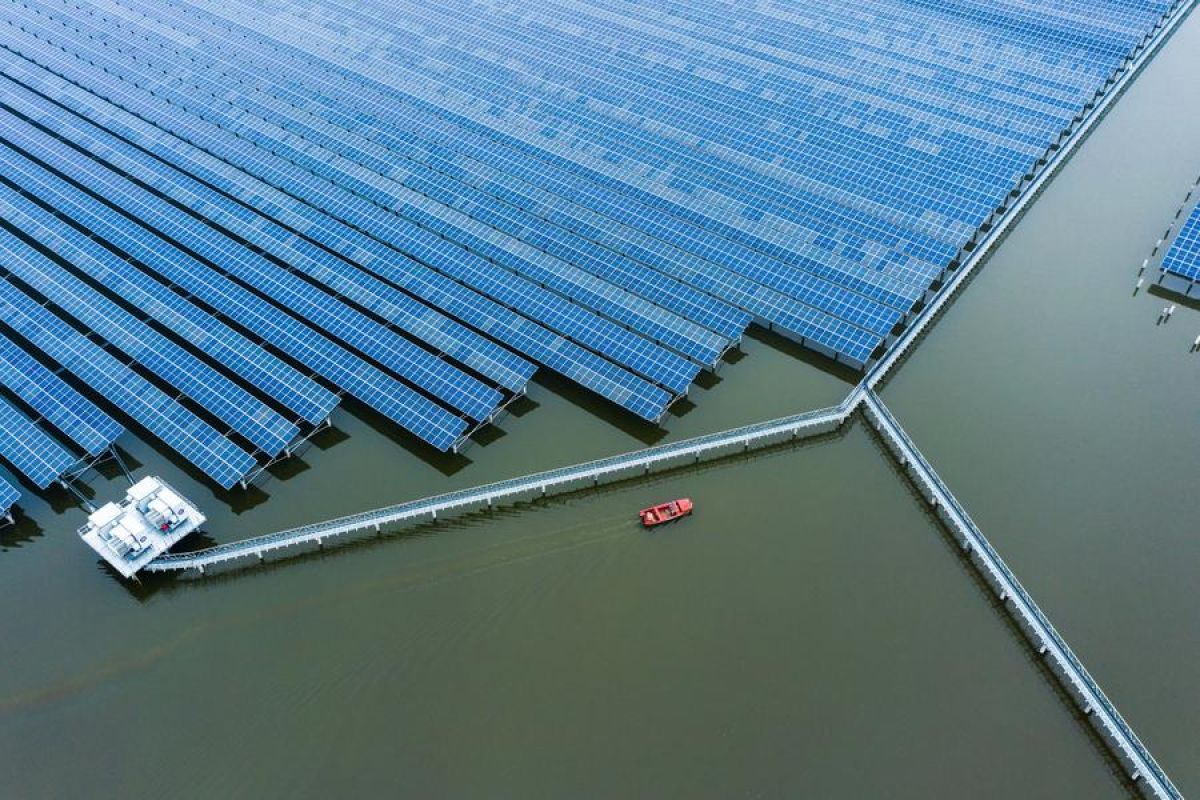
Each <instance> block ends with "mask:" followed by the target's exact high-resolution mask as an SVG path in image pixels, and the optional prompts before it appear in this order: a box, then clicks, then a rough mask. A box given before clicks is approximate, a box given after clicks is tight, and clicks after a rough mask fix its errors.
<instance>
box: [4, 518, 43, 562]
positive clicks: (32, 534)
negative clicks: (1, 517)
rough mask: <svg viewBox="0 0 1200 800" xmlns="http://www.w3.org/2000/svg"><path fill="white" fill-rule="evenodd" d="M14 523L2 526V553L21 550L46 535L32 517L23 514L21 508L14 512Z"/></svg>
mask: <svg viewBox="0 0 1200 800" xmlns="http://www.w3.org/2000/svg"><path fill="white" fill-rule="evenodd" d="M12 515H13V523H12V524H11V525H3V526H0V552H3V551H5V550H19V549H20V548H22V547H24V546H25V545H27V544H29V543H30V542H32V541H34V540H35V539H40V538H42V537H43V536H45V535H46V532H45V531H44V530H42V527H41V526H40V525H38V524H37V523H36V522H34V520H33V518H32V517H27V516H25V515H24V514H22V513H21V509H20V508H14V509H13V510H12Z"/></svg>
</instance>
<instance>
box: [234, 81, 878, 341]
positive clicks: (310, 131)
mask: <svg viewBox="0 0 1200 800" xmlns="http://www.w3.org/2000/svg"><path fill="white" fill-rule="evenodd" d="M247 74H250V73H247ZM229 96H230V92H222V97H229ZM253 102H256V103H257V101H253ZM278 107H280V104H278V103H276V108H278ZM264 116H265V115H264ZM310 118H311V115H310ZM239 119H242V118H239ZM287 119H288V118H284V116H281V115H280V114H275V116H274V118H272V121H275V122H283V121H287ZM310 121H311V120H310ZM294 124H295V121H294V120H293V127H292V128H289V130H296V128H295V127H294ZM314 131H316V130H314V128H312V127H311V126H308V128H307V130H306V133H307V136H308V138H310V139H311V140H318V139H320V140H322V142H323V143H325V144H331V145H335V146H341V148H343V151H344V148H346V146H347V145H346V144H344V142H346V140H347V139H354V138H355V137H356V133H355V131H347V130H338V131H337V132H336V133H331V134H330V133H326V134H325V136H324V138H323V139H322V134H320V131H316V132H314ZM359 138H360V139H361V137H359ZM352 152H359V154H362V150H356V151H352ZM362 157H365V158H368V156H362ZM364 163H370V161H366V162H364ZM394 172H395V170H394ZM444 186H445V185H443V187H444ZM427 193H428V194H433V192H427ZM458 198H460V201H461V194H460V196H458ZM439 199H440V198H439ZM472 207H474V209H475V210H476V216H479V213H481V212H480V211H479V209H480V207H482V206H481V205H480V204H478V203H475V204H474V205H473V206H472ZM504 211H505V212H509V207H508V206H505V207H504ZM485 213H490V215H491V216H490V217H485V218H487V219H488V221H490V222H491V223H493V224H496V225H498V227H503V224H504V223H502V222H498V219H500V217H498V212H497V211H496V209H494V206H493V207H492V209H491V210H490V211H485ZM535 222H538V223H541V224H540V227H539V228H533V227H528V228H526V229H524V230H526V235H527V237H529V239H536V237H538V236H536V231H540V230H542V229H545V228H547V225H546V221H545V219H536V221H535ZM581 241H587V240H581ZM588 243H589V245H590V243H592V242H588ZM546 249H551V248H550V247H546ZM608 255H610V257H612V255H617V257H618V259H619V258H623V255H622V254H620V252H619V251H617V252H616V253H608ZM584 263H587V261H584ZM610 277H611V276H610ZM672 297H674V295H672ZM844 305H845V303H844ZM895 317H896V318H898V317H899V314H896V315H895ZM893 324H894V319H893V320H889V321H888V323H887V324H884V325H883V326H882V327H883V329H884V330H887V329H890V326H892V325H893Z"/></svg>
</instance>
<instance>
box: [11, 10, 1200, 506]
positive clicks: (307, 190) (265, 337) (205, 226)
mask: <svg viewBox="0 0 1200 800" xmlns="http://www.w3.org/2000/svg"><path fill="white" fill-rule="evenodd" d="M1181 7H1182V2H1176V3H1174V4H1171V3H1167V2H1138V3H1128V2H1116V0H1096V1H1095V2H1091V1H1089V2H1051V0H1021V1H1020V2H1018V1H1016V0H1014V1H1013V2H974V1H973V0H958V1H957V2H955V1H952V0H948V1H947V2H940V3H936V4H931V3H924V2H916V0H866V1H865V2H862V3H841V2H834V1H833V0H803V1H800V2H795V3H730V2H715V1H714V2H710V1H709V0H679V1H678V2H675V1H674V0H657V1H656V2H653V3H635V2H625V1H624V0H545V1H544V2H537V3H529V2H507V1H506V0H488V1H487V2H482V0H480V1H479V2H475V1H473V0H442V2H437V3H427V2H412V1H410V0H0V215H2V217H3V224H2V225H0V334H2V335H3V337H4V338H3V339H0V360H2V361H3V369H4V375H3V379H2V385H3V390H4V392H3V394H2V395H0V399H2V400H3V404H0V424H3V426H4V430H3V436H2V437H0V442H3V449H2V451H0V457H2V458H3V460H4V461H5V462H6V463H7V464H8V465H10V466H11V467H12V468H13V469H14V470H15V471H16V472H17V473H19V474H20V475H21V476H22V477H23V478H24V479H25V480H27V481H28V482H29V483H30V484H31V485H32V486H34V487H36V488H44V487H45V486H48V485H50V484H51V483H53V482H54V481H56V480H60V479H61V478H62V477H63V476H64V475H69V474H71V473H72V471H73V470H78V469H79V467H80V465H81V464H86V463H88V459H89V458H95V457H97V455H98V454H101V453H103V452H104V451H105V450H106V449H108V448H109V447H111V446H112V444H113V443H114V442H115V441H116V440H117V439H118V438H119V437H120V436H121V434H122V429H123V428H122V426H124V425H130V424H132V425H134V426H136V427H137V429H138V430H139V431H140V432H144V433H145V434H148V435H149V437H151V438H152V439H154V440H157V441H158V442H159V443H161V445H163V446H164V447H165V448H167V449H169V450H170V451H173V452H174V453H176V454H178V455H179V456H181V457H182V458H184V459H186V460H187V461H188V462H190V463H191V464H192V465H194V467H195V468H196V469H197V470H198V471H199V472H201V473H203V474H204V475H206V476H207V477H208V478H209V479H211V481H212V482H213V483H214V484H215V485H217V486H220V487H224V488H229V487H233V486H236V485H237V484H239V483H241V482H244V481H246V479H247V477H248V476H251V475H253V474H255V472H256V471H257V470H259V469H261V467H262V465H263V464H265V463H269V462H270V461H271V460H272V459H276V458H278V457H280V456H283V455H286V454H287V453H288V452H289V450H290V448H291V447H292V445H293V444H294V443H295V442H296V441H297V439H298V437H303V436H305V435H306V433H307V432H310V431H311V430H312V429H313V427H314V426H319V425H321V424H322V422H323V421H324V420H327V419H328V418H329V416H330V414H331V413H333V412H334V410H335V408H336V407H337V406H338V404H339V402H340V401H341V400H342V399H343V398H354V400H355V401H357V402H359V403H361V404H363V405H364V406H366V407H369V408H371V409H373V410H374V411H375V412H378V414H380V415H382V416H383V417H385V418H386V419H388V420H390V421H391V422H393V423H394V424H395V425H396V426H398V427H399V428H401V429H403V430H405V431H407V432H408V433H409V434H410V435H411V436H412V437H414V439H415V440H420V441H422V442H424V443H425V444H426V445H428V446H429V447H431V448H433V449H435V450H438V451H457V450H458V449H460V448H461V447H462V446H463V445H464V444H465V443H466V441H467V440H468V438H469V437H470V436H471V435H472V433H473V431H475V430H476V429H478V428H479V427H480V426H483V425H487V424H490V423H492V422H494V421H495V420H496V419H497V418H498V416H499V415H500V414H501V413H502V411H503V409H504V408H505V407H506V405H507V404H508V403H509V402H511V401H512V400H513V399H514V398H515V397H518V396H520V395H521V394H523V393H524V392H525V390H526V386H527V384H528V383H529V381H530V380H531V379H532V378H533V377H534V375H535V374H536V373H537V372H538V371H539V370H545V371H548V372H555V373H558V374H560V375H562V376H564V377H565V378H567V379H569V380H570V381H573V382H574V383H576V384H578V385H579V386H580V387H583V388H584V389H585V390H587V391H590V392H594V393H595V394H597V395H599V396H601V397H603V398H605V399H606V400H607V401H609V402H611V404H612V405H613V407H614V409H619V412H618V413H623V414H629V415H632V416H634V417H637V418H640V419H642V420H646V421H647V422H649V423H658V422H661V421H662V420H663V418H664V417H665V416H666V415H667V414H668V413H669V409H670V407H671V405H672V403H674V402H675V401H676V400H677V399H679V398H680V397H682V396H684V395H685V394H687V392H688V390H689V387H690V386H691V384H692V383H693V381H694V380H695V379H696V378H697V376H698V375H699V374H700V373H701V372H702V371H704V370H709V369H713V368H715V367H716V366H717V365H718V364H719V363H720V362H721V361H722V359H723V357H724V356H725V354H726V353H727V352H728V351H729V350H731V349H732V348H736V347H737V346H738V344H739V342H740V340H741V337H742V336H743V333H744V332H745V330H746V328H747V327H748V326H750V325H752V324H754V325H759V326H762V327H765V328H769V329H771V330H773V331H776V332H778V333H780V334H782V335H784V336H787V337H790V338H792V339H794V340H796V341H797V342H800V343H801V344H803V345H804V346H806V347H809V348H811V349H813V350H815V351H817V352H819V353H821V354H823V355H824V356H826V357H828V358H829V359H831V360H834V361H837V362H840V363H842V364H845V365H849V366H850V367H852V368H855V369H864V368H867V367H869V366H870V365H871V364H872V363H873V362H874V361H875V360H877V359H878V358H880V357H881V356H882V355H883V354H884V353H886V352H887V348H888V347H889V346H890V345H891V343H892V342H893V341H894V339H895V337H896V336H897V335H898V334H899V333H900V332H901V331H902V330H903V327H904V325H905V324H906V322H907V321H908V320H909V319H910V318H911V316H912V314H913V313H914V312H915V311H917V310H919V309H920V308H921V306H922V304H923V303H925V302H927V301H928V300H929V298H930V297H931V296H932V293H933V292H936V291H937V290H938V288H939V287H940V285H941V281H942V280H943V279H944V278H945V277H946V275H947V273H948V271H949V270H953V269H955V268H956V267H957V265H958V264H959V262H960V261H962V260H963V259H964V258H965V257H966V255H967V254H968V253H969V252H970V251H971V250H972V249H973V248H974V246H975V244H976V243H977V241H978V238H979V237H980V236H981V235H982V234H983V233H984V232H986V231H987V230H988V229H989V226H990V225H992V224H993V223H994V222H995V221H996V220H997V219H998V217H999V216H1000V215H1003V214H1005V213H1007V211H1008V207H1007V203H1008V202H1009V200H1010V199H1011V198H1012V197H1014V196H1015V194H1016V192H1017V191H1018V190H1019V189H1020V188H1021V187H1022V186H1023V185H1024V184H1025V183H1027V182H1028V181H1030V180H1032V179H1033V177H1034V176H1035V175H1036V174H1037V173H1038V171H1039V170H1040V169H1041V168H1042V167H1043V166H1045V165H1046V164H1047V161H1048V160H1049V159H1050V158H1051V157H1052V155H1053V153H1054V151H1055V150H1056V149H1058V148H1059V147H1060V145H1061V144H1062V143H1063V142H1064V141H1065V140H1066V139H1067V138H1069V137H1070V136H1071V134H1072V133H1073V132H1074V131H1075V130H1076V128H1077V126H1078V125H1079V123H1080V122H1081V121H1082V120H1083V119H1084V118H1085V116H1086V114H1087V113H1088V112H1089V111H1090V110H1091V109H1092V108H1093V107H1094V106H1095V103H1096V101H1097V99H1098V98H1099V97H1100V96H1102V95H1103V93H1104V92H1106V91H1107V90H1108V89H1109V88H1110V87H1111V86H1113V84H1114V83H1115V82H1116V80H1117V78H1119V77H1120V75H1121V74H1122V71H1123V70H1126V69H1128V68H1129V66H1130V65H1131V63H1132V60H1133V57H1134V56H1135V55H1136V54H1137V53H1138V52H1139V51H1140V50H1141V49H1142V48H1143V47H1144V46H1146V44H1147V43H1148V42H1149V41H1150V40H1151V38H1152V37H1153V35H1154V34H1155V33H1156V32H1157V31H1158V30H1160V29H1161V27H1162V25H1163V24H1164V22H1165V20H1166V19H1167V18H1168V16H1169V15H1170V14H1172V13H1176V12H1178V11H1179V9H1180V8H1181ZM15 498H16V490H15V489H13V488H12V487H11V486H10V485H9V484H8V483H0V510H2V511H7V510H8V508H9V507H11V505H12V503H13V502H14V501H15Z"/></svg>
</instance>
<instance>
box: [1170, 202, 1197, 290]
mask: <svg viewBox="0 0 1200 800" xmlns="http://www.w3.org/2000/svg"><path fill="white" fill-rule="evenodd" d="M1162 271H1163V272H1165V273H1167V274H1169V275H1174V276H1177V277H1179V278H1182V279H1183V281H1184V282H1186V283H1184V284H1183V285H1184V286H1186V291H1187V293H1188V294H1191V289H1192V288H1193V286H1194V285H1195V284H1197V283H1200V205H1196V206H1194V207H1193V208H1192V211H1191V213H1190V214H1188V217H1187V220H1186V221H1185V222H1184V223H1183V227H1182V228H1180V229H1179V233H1177V234H1176V235H1175V238H1174V239H1173V240H1172V241H1171V246H1170V248H1168V250H1167V254H1166V255H1165V256H1164V257H1163V261H1162Z"/></svg>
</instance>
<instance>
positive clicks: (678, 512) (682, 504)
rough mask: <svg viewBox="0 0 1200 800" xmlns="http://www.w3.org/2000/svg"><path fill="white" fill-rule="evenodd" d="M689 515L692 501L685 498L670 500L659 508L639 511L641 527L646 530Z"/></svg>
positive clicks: (654, 507)
mask: <svg viewBox="0 0 1200 800" xmlns="http://www.w3.org/2000/svg"><path fill="white" fill-rule="evenodd" d="M691 513H692V501H691V500H689V499H688V498H686V497H681V498H679V499H678V500H672V501H671V502H669V503H663V504H662V505H660V506H653V507H651V508H643V509H642V511H641V517H642V525H643V526H645V527H647V528H653V527H654V526H655V525H662V524H663V523H664V522H670V521H671V520H673V519H679V518H680V517H686V516H687V515H688V514H691Z"/></svg>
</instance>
